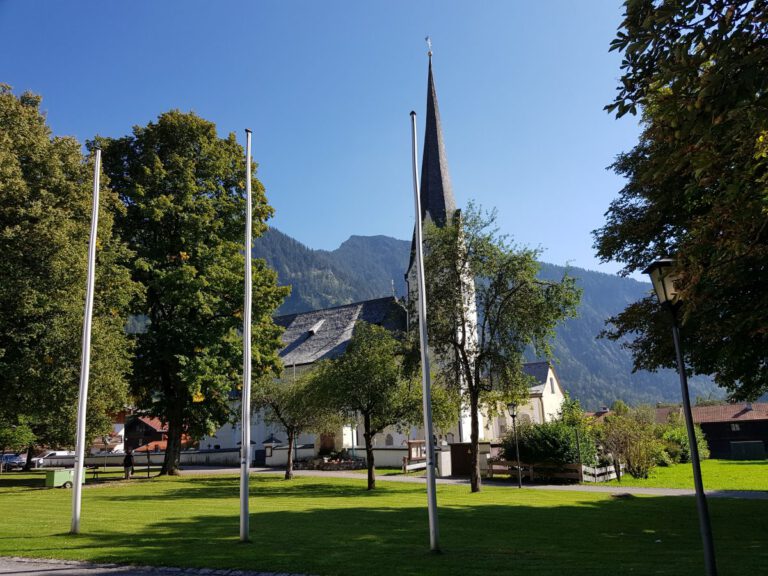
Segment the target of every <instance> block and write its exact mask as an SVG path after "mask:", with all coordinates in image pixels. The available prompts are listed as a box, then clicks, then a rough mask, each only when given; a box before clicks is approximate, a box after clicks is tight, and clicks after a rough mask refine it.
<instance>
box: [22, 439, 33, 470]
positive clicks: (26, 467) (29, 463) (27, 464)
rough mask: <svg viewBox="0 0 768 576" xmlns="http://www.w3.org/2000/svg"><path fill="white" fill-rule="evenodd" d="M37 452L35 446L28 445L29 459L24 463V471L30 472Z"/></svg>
mask: <svg viewBox="0 0 768 576" xmlns="http://www.w3.org/2000/svg"><path fill="white" fill-rule="evenodd" d="M34 453H35V447H34V446H33V445H32V444H30V445H29V446H27V461H26V462H25V463H24V471H25V472H29V471H30V470H32V457H33V455H34Z"/></svg>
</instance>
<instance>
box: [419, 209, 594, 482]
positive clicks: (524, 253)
mask: <svg viewBox="0 0 768 576" xmlns="http://www.w3.org/2000/svg"><path fill="white" fill-rule="evenodd" d="M424 243H425V246H426V247H427V248H428V249H427V250H426V256H425V277H426V278H427V280H428V282H427V302H428V305H429V315H428V323H429V327H428V328H429V343H430V346H431V347H433V348H434V351H435V353H436V356H437V357H438V358H439V361H438V362H435V363H434V367H435V369H436V370H438V369H439V370H440V371H442V372H443V380H444V381H446V382H447V383H448V385H449V386H450V387H453V388H454V389H456V390H458V391H459V392H460V393H461V394H462V395H463V396H464V401H465V404H466V406H467V407H468V409H469V412H470V415H471V419H472V421H471V432H470V438H471V443H472V448H471V453H472V475H471V482H472V490H473V491H477V490H479V487H480V473H479V450H478V441H479V424H478V418H477V410H478V408H479V406H480V405H481V404H484V403H485V404H488V405H494V404H495V403H496V402H498V401H500V402H506V401H512V400H515V401H520V400H521V399H522V398H524V397H527V389H528V379H527V377H526V376H525V375H524V374H523V371H522V365H523V362H524V356H523V354H524V352H525V350H526V348H528V347H533V348H534V349H535V350H537V352H538V353H539V354H541V355H542V356H545V357H548V356H550V353H551V351H550V340H551V339H552V337H553V336H554V330H555V326H556V325H557V324H558V323H559V322H561V321H562V320H564V319H565V318H568V317H571V316H574V315H575V313H576V307H577V306H578V303H579V298H580V294H581V293H580V290H578V289H577V288H576V286H575V284H574V279H573V278H572V277H570V276H568V275H567V274H565V275H564V276H563V277H562V279H561V280H560V281H559V282H556V281H545V280H541V279H539V278H538V277H537V274H538V272H539V264H538V262H537V261H536V257H537V256H538V252H537V251H535V250H531V249H527V248H524V249H520V248H515V247H513V246H512V245H510V244H509V242H508V240H507V238H506V237H505V236H502V235H500V234H499V233H498V231H497V230H496V228H495V213H494V212H490V213H489V212H483V211H482V210H481V209H479V208H476V207H475V206H474V205H472V204H470V205H469V206H468V208H467V210H466V211H465V212H463V213H459V212H457V213H456V214H455V215H454V216H453V218H452V220H451V221H450V222H448V223H447V224H446V225H445V226H443V227H437V226H435V225H433V224H428V225H427V226H426V228H425V241H424ZM475 310H476V311H477V313H476V315H475V313H474V311H475ZM475 316H476V317H475Z"/></svg>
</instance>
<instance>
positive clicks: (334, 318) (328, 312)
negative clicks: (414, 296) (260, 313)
mask: <svg viewBox="0 0 768 576" xmlns="http://www.w3.org/2000/svg"><path fill="white" fill-rule="evenodd" d="M358 320H363V321H365V322H368V323H369V324H376V325H378V326H383V327H384V328H386V329H388V330H391V331H393V332H394V331H405V328H406V325H405V323H406V314H405V309H404V308H403V307H402V306H401V305H400V304H399V303H398V302H397V300H395V298H393V297H392V296H389V297H387V298H377V299H375V300H365V301H363V302H356V303H354V304H347V305H344V306H336V307H334V308H325V309H323V310H313V311H311V312H300V313H298V314H287V315H285V316H278V317H276V318H275V323H276V324H278V325H279V326H282V327H283V328H285V332H283V336H282V340H283V344H284V345H285V347H284V348H283V349H282V350H281V351H280V358H281V359H282V361H283V364H284V365H285V366H292V365H297V366H298V365H302V364H311V363H313V362H318V361H319V360H326V359H331V358H336V357H338V356H341V355H342V354H343V353H344V350H346V349H347V345H348V344H349V340H350V339H351V338H352V330H353V329H354V327H355V322H357V321H358ZM313 329H314V330H313Z"/></svg>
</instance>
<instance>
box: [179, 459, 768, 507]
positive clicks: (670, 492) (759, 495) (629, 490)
mask: <svg viewBox="0 0 768 576" xmlns="http://www.w3.org/2000/svg"><path fill="white" fill-rule="evenodd" d="M283 472H284V470H283V469H281V468H252V469H251V473H252V474H282V473H283ZM239 473H240V469H239V468H211V467H206V466H189V467H185V468H184V470H183V474H185V475H186V474H239ZM294 475H295V476H320V477H326V478H352V479H354V480H360V481H364V480H365V479H366V476H365V474H359V473H356V472H343V471H340V472H325V471H321V470H295V471H294ZM376 481H377V482H406V483H416V484H419V483H425V482H426V477H424V476H376ZM437 483H438V484H469V479H467V478H438V479H437ZM483 483H484V484H485V485H486V486H501V487H506V488H517V484H515V483H514V482H510V481H509V480H483ZM523 489H524V490H555V491H565V492H598V493H604V494H614V495H619V494H638V495H644V496H694V495H695V492H694V490H693V489H692V488H641V487H637V486H615V485H610V486H605V485H597V484H536V485H532V486H529V485H523ZM706 494H707V497H709V498H740V499H745V500H768V491H763V490H707V492H706Z"/></svg>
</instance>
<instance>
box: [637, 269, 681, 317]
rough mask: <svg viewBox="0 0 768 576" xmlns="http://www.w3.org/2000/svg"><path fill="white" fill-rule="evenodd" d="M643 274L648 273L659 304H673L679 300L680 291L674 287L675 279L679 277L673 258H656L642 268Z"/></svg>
mask: <svg viewBox="0 0 768 576" xmlns="http://www.w3.org/2000/svg"><path fill="white" fill-rule="evenodd" d="M643 274H648V276H649V277H650V278H651V284H653V290H654V291H655V292H656V297H657V298H658V299H659V302H660V303H661V304H665V305H668V306H674V305H675V304H677V303H678V302H679V301H680V293H679V291H678V290H677V288H676V287H675V281H676V280H677V279H678V278H680V274H679V273H678V272H677V269H676V267H675V261H674V260H672V259H671V258H663V259H661V260H656V262H654V263H653V264H651V265H650V266H648V267H647V268H646V269H645V270H643Z"/></svg>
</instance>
